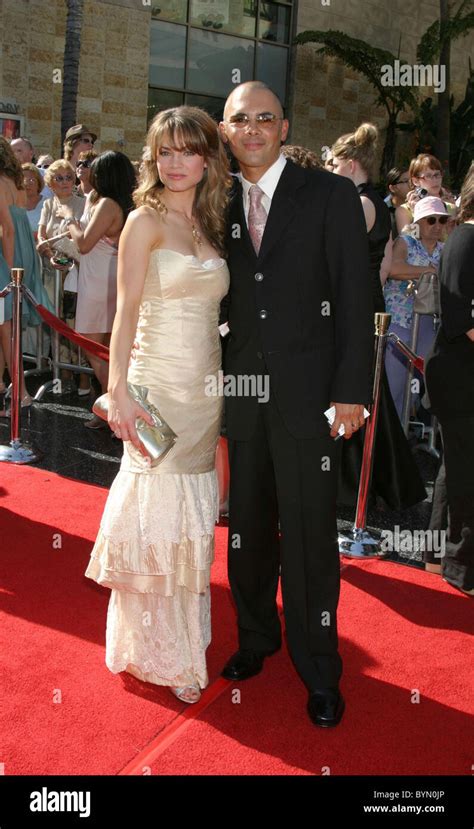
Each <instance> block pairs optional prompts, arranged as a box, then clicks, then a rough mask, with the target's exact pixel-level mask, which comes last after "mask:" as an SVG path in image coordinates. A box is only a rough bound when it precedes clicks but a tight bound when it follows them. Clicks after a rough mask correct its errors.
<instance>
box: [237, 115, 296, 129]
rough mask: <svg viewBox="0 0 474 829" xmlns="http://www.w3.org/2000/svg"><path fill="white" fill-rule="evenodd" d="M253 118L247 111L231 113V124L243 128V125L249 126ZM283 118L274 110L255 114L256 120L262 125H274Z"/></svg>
mask: <svg viewBox="0 0 474 829" xmlns="http://www.w3.org/2000/svg"><path fill="white" fill-rule="evenodd" d="M251 120H252V119H251V118H250V116H249V115H247V114H246V113H245V112H239V113H238V114H237V115H231V117H230V118H229V124H231V125H232V126H233V127H238V128H239V129H242V128H243V127H248V125H249V124H250V121H251ZM282 120H283V119H282V117H281V116H280V115H274V114H273V112H259V113H258V115H256V116H255V121H256V123H257V124H258V125H259V126H260V127H272V126H273V125H274V124H276V122H277V121H282Z"/></svg>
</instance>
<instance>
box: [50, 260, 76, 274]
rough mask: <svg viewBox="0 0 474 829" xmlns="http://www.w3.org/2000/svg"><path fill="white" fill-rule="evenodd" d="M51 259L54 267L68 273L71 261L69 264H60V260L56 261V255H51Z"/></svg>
mask: <svg viewBox="0 0 474 829" xmlns="http://www.w3.org/2000/svg"><path fill="white" fill-rule="evenodd" d="M49 261H50V262H51V265H52V266H53V268H56V270H57V271H64V272H65V273H67V272H68V271H69V270H70V268H71V263H69V264H68V265H60V264H59V262H57V261H56V259H55V258H54V256H51V257H50V260H49Z"/></svg>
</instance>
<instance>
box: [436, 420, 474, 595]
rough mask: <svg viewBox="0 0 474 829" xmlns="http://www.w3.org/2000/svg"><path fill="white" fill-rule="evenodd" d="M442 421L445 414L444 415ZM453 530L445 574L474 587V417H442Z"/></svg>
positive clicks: (453, 581)
mask: <svg viewBox="0 0 474 829" xmlns="http://www.w3.org/2000/svg"><path fill="white" fill-rule="evenodd" d="M440 421H441V418H440ZM441 428H442V434H443V446H444V462H445V465H446V488H447V495H448V506H449V532H448V542H447V544H446V555H445V557H444V560H443V561H442V572H443V576H444V578H445V579H446V580H447V581H448V582H449V583H450V584H453V585H454V586H455V587H459V588H461V589H462V590H473V589H474V417H465V418H455V419H453V420H442V421H441Z"/></svg>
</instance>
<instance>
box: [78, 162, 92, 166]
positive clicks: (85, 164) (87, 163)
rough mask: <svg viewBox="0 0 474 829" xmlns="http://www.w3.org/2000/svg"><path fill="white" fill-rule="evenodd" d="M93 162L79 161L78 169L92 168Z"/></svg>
mask: <svg viewBox="0 0 474 829" xmlns="http://www.w3.org/2000/svg"><path fill="white" fill-rule="evenodd" d="M91 164H92V161H78V162H77V164H76V167H90V166H91Z"/></svg>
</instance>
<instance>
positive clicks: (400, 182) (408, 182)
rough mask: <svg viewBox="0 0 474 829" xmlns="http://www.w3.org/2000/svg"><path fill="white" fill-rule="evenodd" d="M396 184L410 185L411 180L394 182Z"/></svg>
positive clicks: (405, 179)
mask: <svg viewBox="0 0 474 829" xmlns="http://www.w3.org/2000/svg"><path fill="white" fill-rule="evenodd" d="M394 184H410V179H409V178H399V179H398V181H394Z"/></svg>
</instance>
